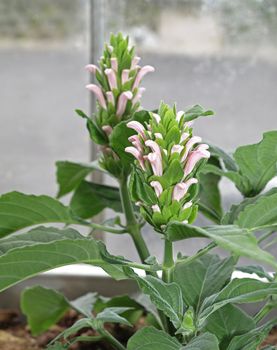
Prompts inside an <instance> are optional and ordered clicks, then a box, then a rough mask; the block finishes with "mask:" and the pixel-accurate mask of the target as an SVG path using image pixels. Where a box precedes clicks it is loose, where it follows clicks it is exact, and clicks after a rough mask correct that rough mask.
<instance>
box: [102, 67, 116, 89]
mask: <svg viewBox="0 0 277 350" xmlns="http://www.w3.org/2000/svg"><path fill="white" fill-rule="evenodd" d="M105 74H106V76H107V78H108V82H109V85H110V88H111V90H113V89H117V81H116V75H115V72H114V71H113V70H112V69H110V68H107V69H105Z"/></svg>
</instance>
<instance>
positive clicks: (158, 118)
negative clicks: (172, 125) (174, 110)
mask: <svg viewBox="0 0 277 350" xmlns="http://www.w3.org/2000/svg"><path fill="white" fill-rule="evenodd" d="M151 115H152V117H153V118H154V119H155V120H156V122H157V124H159V122H160V121H161V117H160V116H159V114H157V113H152V114H151Z"/></svg>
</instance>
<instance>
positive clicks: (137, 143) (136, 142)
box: [128, 135, 143, 153]
mask: <svg viewBox="0 0 277 350" xmlns="http://www.w3.org/2000/svg"><path fill="white" fill-rule="evenodd" d="M128 140H129V141H130V142H131V143H132V145H133V146H134V147H136V148H137V149H138V150H139V151H140V152H141V153H142V152H143V146H142V143H141V141H140V138H139V136H138V135H132V136H130V137H129V138H128Z"/></svg>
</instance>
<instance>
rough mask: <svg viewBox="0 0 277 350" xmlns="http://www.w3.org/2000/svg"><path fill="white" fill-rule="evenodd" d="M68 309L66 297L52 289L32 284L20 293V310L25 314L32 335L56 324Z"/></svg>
mask: <svg viewBox="0 0 277 350" xmlns="http://www.w3.org/2000/svg"><path fill="white" fill-rule="evenodd" d="M68 309H69V303H68V301H67V300H66V298H65V297H64V296H63V295H62V294H61V293H59V292H57V291H55V290H53V289H48V288H44V287H40V286H34V287H30V288H27V289H25V290H24V291H23V293H22V294H21V310H22V312H23V313H24V314H25V315H26V316H27V320H28V325H29V326H30V328H31V331H32V334H33V335H38V334H40V333H42V332H44V331H46V330H47V329H49V328H50V327H51V326H53V325H54V324H56V323H57V322H58V321H59V320H60V319H61V317H62V316H63V315H64V314H65V312H66V311H67V310H68Z"/></svg>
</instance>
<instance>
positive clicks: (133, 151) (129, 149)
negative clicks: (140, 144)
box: [125, 147, 146, 170]
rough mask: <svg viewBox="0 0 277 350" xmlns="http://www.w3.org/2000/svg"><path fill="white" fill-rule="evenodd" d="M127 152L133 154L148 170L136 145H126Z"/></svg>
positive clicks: (143, 167)
mask: <svg viewBox="0 0 277 350" xmlns="http://www.w3.org/2000/svg"><path fill="white" fill-rule="evenodd" d="M125 152H127V153H130V154H132V155H133V156H134V157H135V158H136V159H137V160H138V162H139V164H140V166H141V167H142V169H143V170H146V168H145V165H144V159H143V155H142V153H141V152H140V151H139V150H138V149H137V148H135V147H126V148H125Z"/></svg>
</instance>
